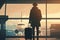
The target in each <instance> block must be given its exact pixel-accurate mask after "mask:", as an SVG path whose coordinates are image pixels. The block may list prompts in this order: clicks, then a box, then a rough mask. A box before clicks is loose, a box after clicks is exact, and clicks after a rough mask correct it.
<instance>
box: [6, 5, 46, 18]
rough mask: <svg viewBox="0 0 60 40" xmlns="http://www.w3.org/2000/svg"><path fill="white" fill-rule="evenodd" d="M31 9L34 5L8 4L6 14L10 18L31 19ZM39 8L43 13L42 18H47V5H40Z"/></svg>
mask: <svg viewBox="0 0 60 40" xmlns="http://www.w3.org/2000/svg"><path fill="white" fill-rule="evenodd" d="M27 6H28V7H27ZM31 8H32V4H7V11H6V12H7V13H6V14H7V15H8V16H9V18H21V15H22V18H29V14H30V10H31ZM38 8H39V9H40V10H41V12H42V17H43V18H46V11H45V10H46V9H45V8H46V6H45V4H39V5H38ZM17 15H18V16H17Z"/></svg>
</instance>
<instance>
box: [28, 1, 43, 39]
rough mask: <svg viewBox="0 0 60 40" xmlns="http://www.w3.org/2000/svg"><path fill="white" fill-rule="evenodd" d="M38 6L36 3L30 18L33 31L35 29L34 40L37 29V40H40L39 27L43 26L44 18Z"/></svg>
mask: <svg viewBox="0 0 60 40" xmlns="http://www.w3.org/2000/svg"><path fill="white" fill-rule="evenodd" d="M37 6H38V4H37V3H36V2H34V3H33V7H32V9H31V10H30V16H29V23H30V24H31V26H32V29H33V40H34V39H35V38H34V36H35V28H36V31H37V33H36V34H37V40H38V36H39V27H40V26H41V24H40V21H41V18H42V15H41V10H40V9H38V7H37Z"/></svg>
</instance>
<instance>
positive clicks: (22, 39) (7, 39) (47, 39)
mask: <svg viewBox="0 0 60 40" xmlns="http://www.w3.org/2000/svg"><path fill="white" fill-rule="evenodd" d="M6 40H25V39H24V38H6ZM35 40H37V39H35ZM39 40H60V39H58V38H39Z"/></svg>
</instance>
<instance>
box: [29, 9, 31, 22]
mask: <svg viewBox="0 0 60 40" xmlns="http://www.w3.org/2000/svg"><path fill="white" fill-rule="evenodd" d="M31 16H32V10H31V11H30V16H29V23H31V20H32V17H31Z"/></svg>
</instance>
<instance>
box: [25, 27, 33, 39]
mask: <svg viewBox="0 0 60 40" xmlns="http://www.w3.org/2000/svg"><path fill="white" fill-rule="evenodd" d="M32 34H33V33H32V28H29V27H28V28H25V38H26V39H32Z"/></svg>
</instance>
